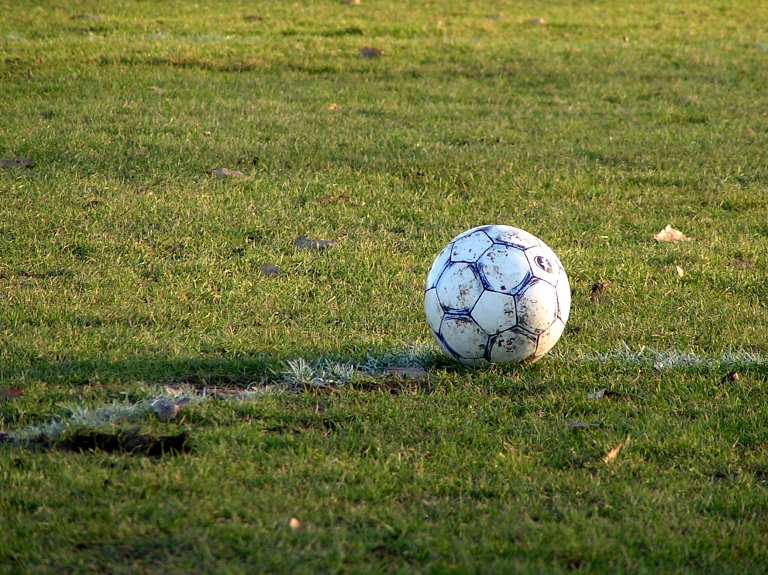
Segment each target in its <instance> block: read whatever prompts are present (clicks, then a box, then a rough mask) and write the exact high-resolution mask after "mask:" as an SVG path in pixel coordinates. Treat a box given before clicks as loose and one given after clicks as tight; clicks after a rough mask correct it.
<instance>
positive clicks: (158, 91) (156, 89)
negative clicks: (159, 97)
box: [149, 86, 165, 94]
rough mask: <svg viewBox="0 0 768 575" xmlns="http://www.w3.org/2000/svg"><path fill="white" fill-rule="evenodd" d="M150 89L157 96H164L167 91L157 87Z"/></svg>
mask: <svg viewBox="0 0 768 575" xmlns="http://www.w3.org/2000/svg"><path fill="white" fill-rule="evenodd" d="M149 89H150V90H152V91H153V92H154V93H156V94H163V93H164V92H165V90H163V89H162V88H158V87H157V86H150V87H149Z"/></svg>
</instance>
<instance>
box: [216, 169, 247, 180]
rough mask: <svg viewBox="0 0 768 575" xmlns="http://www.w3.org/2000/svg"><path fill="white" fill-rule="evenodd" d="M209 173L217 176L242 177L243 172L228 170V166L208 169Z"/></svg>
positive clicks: (243, 175)
mask: <svg viewBox="0 0 768 575" xmlns="http://www.w3.org/2000/svg"><path fill="white" fill-rule="evenodd" d="M210 173H211V174H213V175H214V176H219V177H220V178H244V177H245V174H244V173H243V172H238V171H237V170H230V169H229V168H216V169H215V170H211V171H210Z"/></svg>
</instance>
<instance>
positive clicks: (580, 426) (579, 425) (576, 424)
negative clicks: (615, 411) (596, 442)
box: [565, 421, 600, 429]
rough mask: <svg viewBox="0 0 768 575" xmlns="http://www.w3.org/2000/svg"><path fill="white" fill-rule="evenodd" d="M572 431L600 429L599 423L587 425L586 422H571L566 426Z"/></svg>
mask: <svg viewBox="0 0 768 575" xmlns="http://www.w3.org/2000/svg"><path fill="white" fill-rule="evenodd" d="M565 425H566V426H568V427H570V428H571V429H590V428H592V427H600V425H599V424H597V423H587V422H586V421H569V422H567V423H566V424H565Z"/></svg>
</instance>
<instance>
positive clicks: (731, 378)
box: [718, 371, 741, 385]
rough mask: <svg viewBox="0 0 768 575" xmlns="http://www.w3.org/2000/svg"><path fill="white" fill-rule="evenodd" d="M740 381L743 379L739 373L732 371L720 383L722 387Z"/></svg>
mask: <svg viewBox="0 0 768 575" xmlns="http://www.w3.org/2000/svg"><path fill="white" fill-rule="evenodd" d="M739 379H741V377H740V376H739V372H738V371H732V372H730V373H727V374H726V375H724V376H723V377H721V378H720V381H719V382H718V383H719V384H720V385H722V384H724V383H728V382H729V381H730V382H735V381H739Z"/></svg>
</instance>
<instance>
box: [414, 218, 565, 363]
mask: <svg viewBox="0 0 768 575" xmlns="http://www.w3.org/2000/svg"><path fill="white" fill-rule="evenodd" d="M570 308H571V288H570V285H569V283H568V276H567V275H566V273H565V270H564V269H563V265H562V264H561V263H560V260H559V259H558V257H557V256H556V255H555V253H554V252H553V251H552V250H551V249H550V248H549V246H547V245H546V244H545V243H544V242H542V241H541V240H540V239H538V238H537V237H536V236H534V235H532V234H530V233H528V232H526V231H524V230H521V229H518V228H513V227H511V226H500V225H496V226H480V227H477V228H472V229H471V230H468V231H466V232H464V233H463V234H461V235H459V236H457V237H455V238H454V239H453V240H451V242H450V243H449V244H448V245H447V246H445V248H444V249H443V250H442V251H441V252H440V253H439V254H438V256H437V258H435V261H434V263H433V264H432V268H431V269H430V270H429V274H428V275H427V281H426V283H425V285H424V312H425V313H426V316H427V323H428V324H429V329H430V333H432V335H433V337H434V338H435V339H436V340H437V343H438V344H439V345H440V348H441V349H442V350H443V351H444V352H445V353H446V354H447V355H449V356H450V357H452V358H453V359H455V360H457V361H460V362H461V363H464V364H467V365H478V364H484V363H519V362H522V361H527V362H533V361H536V360H538V359H539V358H541V357H542V356H543V355H544V354H545V353H547V352H548V351H549V350H550V349H552V346H554V345H555V343H557V341H558V340H559V339H560V336H561V335H562V333H563V330H564V329H565V323H566V322H567V321H568V314H569V312H570Z"/></svg>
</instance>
